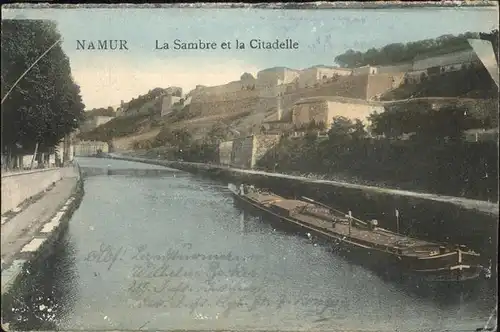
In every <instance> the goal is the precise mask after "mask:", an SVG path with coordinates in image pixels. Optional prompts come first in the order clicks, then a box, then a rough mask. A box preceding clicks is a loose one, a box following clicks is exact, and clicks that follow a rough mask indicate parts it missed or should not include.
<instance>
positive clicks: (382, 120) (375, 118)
mask: <svg viewBox="0 0 500 332" xmlns="http://www.w3.org/2000/svg"><path fill="white" fill-rule="evenodd" d="M370 121H371V122H372V128H371V129H372V131H373V132H374V133H376V134H379V135H385V136H386V137H398V136H401V135H402V134H404V133H406V134H409V133H415V134H416V138H419V139H424V140H442V139H444V138H448V139H452V140H458V139H460V138H461V137H462V134H463V132H464V131H465V130H468V129H471V128H475V127H477V126H479V125H480V121H479V120H476V119H474V118H472V117H471V116H470V115H469V114H467V111H466V109H465V108H463V107H455V106H445V107H442V108H440V109H437V110H434V109H432V107H431V105H430V104H429V103H426V102H418V103H410V104H403V105H397V106H392V107H387V108H386V111H385V112H383V113H381V114H376V113H374V114H372V115H371V116H370Z"/></svg>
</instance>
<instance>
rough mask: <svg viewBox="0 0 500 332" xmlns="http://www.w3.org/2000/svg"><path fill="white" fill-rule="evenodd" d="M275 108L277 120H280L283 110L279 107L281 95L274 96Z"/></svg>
mask: <svg viewBox="0 0 500 332" xmlns="http://www.w3.org/2000/svg"><path fill="white" fill-rule="evenodd" d="M276 108H277V112H278V121H281V117H282V116H283V110H282V109H281V96H278V97H277V98H276Z"/></svg>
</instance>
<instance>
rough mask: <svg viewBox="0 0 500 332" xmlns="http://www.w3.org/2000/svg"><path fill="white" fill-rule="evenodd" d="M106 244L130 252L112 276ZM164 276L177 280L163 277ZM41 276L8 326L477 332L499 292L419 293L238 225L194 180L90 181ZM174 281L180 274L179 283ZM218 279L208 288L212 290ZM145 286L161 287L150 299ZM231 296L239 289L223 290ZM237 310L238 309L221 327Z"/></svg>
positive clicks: (261, 227)
mask: <svg viewBox="0 0 500 332" xmlns="http://www.w3.org/2000/svg"><path fill="white" fill-rule="evenodd" d="M103 216H104V217H105V218H103ZM103 244H104V245H105V246H109V248H111V249H112V250H114V251H113V252H114V253H116V252H118V251H117V250H118V249H120V248H123V250H122V251H120V254H119V255H118V256H117V259H116V260H115V261H114V263H113V264H112V266H110V262H107V263H98V262H95V260H94V261H92V260H91V259H89V257H90V256H89V255H90V253H91V252H96V251H100V250H101V248H106V247H105V246H104V247H103V246H102V245H103ZM188 244H189V245H188ZM139 248H146V249H144V250H146V251H147V252H149V253H151V255H157V256H158V255H161V254H162V255H166V254H167V253H168V252H169V251H178V253H179V255H188V254H189V255H196V254H203V255H209V254H221V253H228V252H230V253H232V254H233V255H234V256H238V257H247V258H248V257H254V258H253V259H248V260H247V261H246V263H245V265H244V268H245V269H246V271H247V272H249V273H252V274H251V275H250V274H248V275H247V274H242V273H240V274H239V275H228V273H229V272H228V271H231V270H233V271H234V270H235V268H236V267H235V266H236V264H233V263H231V262H219V263H220V264H219V265H218V266H214V265H213V262H211V261H208V260H200V259H198V260H195V259H191V260H186V259H184V260H182V259H176V260H173V259H170V260H168V264H164V265H165V266H163V265H160V264H156V265H151V264H149V265H148V264H147V263H148V262H147V261H140V260H137V259H134V258H133V257H135V256H134V255H136V254H137V250H138V249H139ZM160 268H163V270H162V271H163V272H162V271H160V272H161V273H167V272H168V273H167V274H169V276H170V277H169V278H164V277H160V276H156V277H155V276H154V275H153V274H154V273H160V272H155V271H157V270H158V269H160ZM148 269H149V270H148ZM33 270H34V271H36V273H34V274H31V275H30V276H29V277H27V278H26V279H25V280H24V281H23V283H22V285H21V288H20V289H19V291H18V292H16V294H17V297H18V302H17V303H14V309H15V310H14V311H12V313H11V315H10V316H12V318H14V320H17V321H18V324H17V325H18V326H16V328H18V329H21V330H28V329H56V328H58V329H86V330H95V329H108V330H109V329H118V330H121V329H134V330H136V329H138V328H140V327H141V326H143V327H144V328H147V329H161V330H165V329H181V328H182V329H207V328H211V329H234V330H242V329H247V330H254V329H278V330H298V329H303V330H304V329H305V330H321V331H335V330H341V329H350V330H355V329H360V330H361V329H362V330H366V329H371V330H384V331H394V330H398V329H399V330H415V328H419V329H428V330H432V329H436V328H442V329H452V330H454V329H455V328H457V327H458V328H460V329H463V330H470V331H473V330H474V329H475V328H477V327H479V326H481V324H482V323H484V322H486V320H487V318H488V316H489V314H490V312H491V309H492V307H493V306H494V304H495V300H496V297H495V295H494V294H496V292H495V291H494V290H495V288H491V287H489V286H488V285H478V288H475V289H472V290H465V291H456V290H452V289H449V290H446V289H445V290H442V289H432V288H425V289H419V288H417V289H414V290H412V289H411V288H410V287H408V286H407V285H405V284H403V283H400V282H398V281H397V280H396V281H394V280H386V279H384V278H383V277H382V276H380V275H376V274H375V273H373V272H371V271H368V270H366V269H365V268H363V267H361V266H356V265H353V264H350V263H348V262H347V261H344V260H343V259H341V258H340V257H338V256H336V255H335V254H334V253H332V252H331V247H329V246H327V245H323V244H321V243H316V242H315V241H314V240H311V239H308V238H307V237H305V236H295V235H292V234H287V233H284V232H282V231H281V230H276V229H273V227H271V225H270V224H268V223H266V222H265V220H262V219H260V218H257V217H254V216H251V215H248V214H245V215H242V211H241V210H239V209H237V208H235V207H234V206H233V203H232V198H231V195H230V193H228V192H227V190H226V189H225V188H224V187H223V186H221V185H220V184H218V183H215V182H212V181H207V180H201V179H199V178H194V177H190V176H182V177H174V176H164V177H158V178H151V177H124V176H111V177H108V176H103V177H95V178H88V179H87V180H86V187H85V197H84V200H83V202H82V204H81V205H80V208H79V209H78V210H77V211H76V212H75V214H74V216H73V218H72V220H71V222H70V227H69V228H68V234H67V235H66V237H65V238H64V239H63V240H62V241H61V243H60V244H59V245H58V247H57V249H56V250H55V253H54V255H53V256H52V257H51V258H50V259H49V260H47V262H46V263H44V264H42V265H40V266H38V267H33ZM160 270H161V269H160ZM172 271H183V272H179V275H178V276H175V275H174V276H172V275H171V273H172ZM217 271H219V272H217ZM150 272H151V273H150ZM188 272H189V273H191V274H190V275H184V274H182V273H188ZM215 272H217V273H218V275H216V276H215V277H214V281H215V283H214V284H213V285H212V286H210V285H209V284H208V283H207V279H208V278H209V275H210V273H212V274H214V273H215ZM161 273H160V274H161ZM224 273H226V275H225V276H224ZM181 274H182V275H181ZM166 281H169V282H171V283H170V284H165V282H166ZM182 282H187V284H188V286H189V287H190V288H191V289H192V291H189V290H184V295H185V296H186V299H184V300H183V301H184V302H182V301H180V300H179V299H178V298H173V297H172V298H171V296H172V294H171V293H172V292H173V290H172V289H173V287H176V286H179V285H182V284H181V283H182ZM141 283H142V284H147V283H149V284H148V285H149V287H150V286H151V285H152V286H153V287H156V288H155V289H153V290H151V289H150V290H149V293H148V290H147V289H141V287H142V286H141V287H139V284H141ZM162 287H164V288H162ZM179 287H180V286H179ZM228 287H229V288H228ZM230 287H233V288H232V289H234V290H233V291H230V292H227V291H222V290H221V289H231V288H230ZM242 287H243V288H242ZM245 287H246V288H245ZM145 288H147V287H145ZM207 288H210V289H209V290H207ZM165 289H170V290H171V291H170V294H169V293H168V292H165V291H164V290H165ZM214 289H217V291H214ZM244 289H254V290H255V291H254V292H250V294H249V292H248V291H247V292H245V291H244ZM155 290H156V293H155ZM155 294H156V295H155ZM249 295H251V296H250V297H249ZM257 295H258V296H260V297H258V296H257ZM224 296H227V299H228V301H225V300H224V299H225V297H224ZM220 299H222V300H220ZM242 299H243V300H244V299H247V300H248V301H249V302H252V301H253V302H252V303H258V305H257V307H255V308H254V309H253V310H250V309H249V308H246V309H245V308H242V307H239V306H238V303H237V301H236V300H242ZM146 300H147V301H149V302H148V303H146V306H145V305H144V304H145V301H146ZM41 301H42V302H43V303H41ZM266 301H267V302H266ZM181 302H182V303H181ZM229 302H231V303H234V304H235V306H234V307H231V308H230V310H229V311H228V314H227V315H226V316H224V315H223V313H224V312H225V311H224V310H226V311H227V310H228V303H229ZM193 303H197V305H195V306H194V308H193ZM202 303H211V304H212V305H211V306H207V305H205V306H203V305H202ZM252 303H249V304H248V306H249V307H251V306H252ZM160 304H161V305H160ZM42 305H43V306H42ZM321 306H323V308H319V309H318V307H321ZM46 307H47V308H46ZM20 308H24V309H20ZM48 308H50V309H51V310H50V311H49V310H48ZM224 308H225V309H224ZM276 308H278V309H276ZM325 308H326V309H325ZM43 313H45V316H43V315H42V314H43ZM47 313H50V314H51V316H50V317H49V316H47ZM44 317H45V318H44Z"/></svg>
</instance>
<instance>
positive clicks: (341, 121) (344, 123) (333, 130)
mask: <svg viewBox="0 0 500 332" xmlns="http://www.w3.org/2000/svg"><path fill="white" fill-rule="evenodd" d="M365 135H366V131H365V126H364V124H363V123H362V122H361V121H360V120H359V119H356V120H355V122H352V121H351V120H350V119H348V118H346V117H343V116H336V117H334V118H333V122H332V126H331V127H330V130H329V131H328V137H329V140H331V141H344V140H345V139H359V138H362V137H365Z"/></svg>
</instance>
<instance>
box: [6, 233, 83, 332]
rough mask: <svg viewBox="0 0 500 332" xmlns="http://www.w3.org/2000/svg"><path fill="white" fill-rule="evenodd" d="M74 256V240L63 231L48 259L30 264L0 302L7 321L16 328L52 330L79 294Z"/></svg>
mask: <svg viewBox="0 0 500 332" xmlns="http://www.w3.org/2000/svg"><path fill="white" fill-rule="evenodd" d="M75 257H76V256H75V246H74V243H73V242H72V240H71V238H70V236H69V235H68V234H67V233H65V234H64V235H63V237H62V238H61V239H60V240H59V241H58V242H57V244H56V245H55V248H54V253H53V254H52V255H50V257H49V258H48V259H46V260H44V261H40V262H37V263H35V264H29V265H28V266H27V267H26V269H25V270H24V271H23V276H22V277H21V279H20V281H19V283H18V284H16V289H15V291H14V292H13V295H12V296H11V297H9V298H8V300H7V301H6V302H7V303H5V304H3V305H2V309H3V310H4V315H5V316H4V317H5V318H6V321H8V322H12V323H11V324H12V325H13V326H14V327H15V329H16V330H55V329H56V328H57V326H58V323H59V321H60V320H61V319H64V317H66V316H67V315H69V314H70V313H71V310H72V307H73V304H74V302H75V301H76V299H77V298H78V296H79V295H80V294H79V287H78V281H79V280H78V279H79V278H78V274H77V272H76V269H75ZM4 305H5V306H4Z"/></svg>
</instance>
